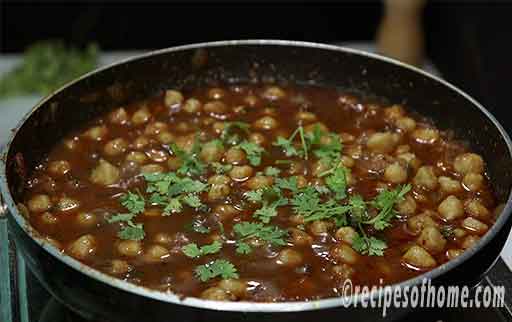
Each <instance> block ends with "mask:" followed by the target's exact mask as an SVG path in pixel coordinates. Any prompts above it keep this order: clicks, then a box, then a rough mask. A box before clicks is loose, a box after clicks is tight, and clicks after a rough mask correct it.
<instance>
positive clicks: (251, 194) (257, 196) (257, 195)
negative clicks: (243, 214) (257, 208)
mask: <svg viewBox="0 0 512 322" xmlns="http://www.w3.org/2000/svg"><path fill="white" fill-rule="evenodd" d="M244 196H245V198H246V199H247V200H249V201H251V202H261V201H262V200H263V189H258V190H251V191H247V192H246V193H245V194H244Z"/></svg>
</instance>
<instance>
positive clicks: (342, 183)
mask: <svg viewBox="0 0 512 322" xmlns="http://www.w3.org/2000/svg"><path fill="white" fill-rule="evenodd" d="M347 171H348V169H346V168H344V167H337V168H335V169H334V170H333V172H332V173H331V174H330V175H329V176H327V177H326V178H325V184H326V185H327V187H328V188H329V189H330V190H331V191H332V192H333V193H334V198H335V199H336V200H341V199H344V198H345V197H346V196H347Z"/></svg>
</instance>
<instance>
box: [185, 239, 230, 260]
mask: <svg viewBox="0 0 512 322" xmlns="http://www.w3.org/2000/svg"><path fill="white" fill-rule="evenodd" d="M221 248H222V243H221V242H219V241H217V240H216V241H214V242H213V243H211V244H208V245H204V246H201V247H199V246H197V244H196V243H190V244H187V245H185V246H183V247H182V248H181V251H182V252H183V254H185V255H187V256H188V257H191V258H198V257H201V256H205V255H210V254H215V253H218V252H219V251H220V250H221Z"/></svg>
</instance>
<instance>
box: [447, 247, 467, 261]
mask: <svg viewBox="0 0 512 322" xmlns="http://www.w3.org/2000/svg"><path fill="white" fill-rule="evenodd" d="M463 252H464V251H463V250H462V249H448V250H447V251H446V257H447V258H448V259H449V260H452V259H454V258H456V257H458V256H460V255H462V253H463Z"/></svg>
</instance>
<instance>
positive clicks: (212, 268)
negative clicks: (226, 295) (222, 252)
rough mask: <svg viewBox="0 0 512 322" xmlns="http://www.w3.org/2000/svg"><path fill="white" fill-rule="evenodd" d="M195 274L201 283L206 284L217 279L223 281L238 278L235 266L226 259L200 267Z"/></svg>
mask: <svg viewBox="0 0 512 322" xmlns="http://www.w3.org/2000/svg"><path fill="white" fill-rule="evenodd" d="M195 274H196V276H197V277H198V278H199V279H200V280H201V282H206V281H208V280H210V279H212V278H216V277H221V278H222V279H230V278H238V272H237V269H236V267H235V265H233V264H232V263H231V262H229V261H227V260H225V259H216V260H214V261H212V262H209V263H207V264H204V265H199V266H197V267H196V268H195Z"/></svg>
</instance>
